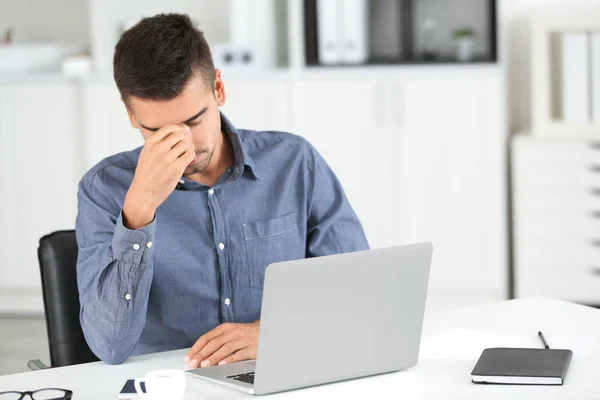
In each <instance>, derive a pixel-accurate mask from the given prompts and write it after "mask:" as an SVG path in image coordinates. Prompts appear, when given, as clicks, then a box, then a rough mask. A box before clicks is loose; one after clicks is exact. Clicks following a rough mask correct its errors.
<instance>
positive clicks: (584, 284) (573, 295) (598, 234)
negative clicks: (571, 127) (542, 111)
mask: <svg viewBox="0 0 600 400" xmlns="http://www.w3.org/2000/svg"><path fill="white" fill-rule="evenodd" d="M511 147H512V149H511V150H512V151H511V161H512V162H511V176H512V220H513V225H512V228H513V232H512V233H513V235H512V237H513V268H514V271H513V272H514V274H513V277H514V282H513V283H514V295H515V297H526V296H549V297H554V298H560V299H564V300H571V301H577V302H580V303H585V304H590V305H600V138H598V139H597V140H595V139H593V138H589V139H583V138H574V139H556V138H538V137H531V136H524V135H521V136H515V137H514V138H513V139H512V143H511Z"/></svg>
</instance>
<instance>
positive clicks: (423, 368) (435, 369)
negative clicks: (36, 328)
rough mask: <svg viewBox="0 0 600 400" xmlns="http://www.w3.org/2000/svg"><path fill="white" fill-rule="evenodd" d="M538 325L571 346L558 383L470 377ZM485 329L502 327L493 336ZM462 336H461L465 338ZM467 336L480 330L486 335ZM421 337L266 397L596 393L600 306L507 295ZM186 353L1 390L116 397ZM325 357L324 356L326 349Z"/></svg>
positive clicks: (214, 394)
mask: <svg viewBox="0 0 600 400" xmlns="http://www.w3.org/2000/svg"><path fill="white" fill-rule="evenodd" d="M453 330H454V331H453ZM457 330H458V331H457ZM538 330H542V331H543V332H544V333H545V336H546V339H547V340H548V342H549V345H550V347H556V348H559V347H572V348H573V350H574V356H573V360H572V362H571V366H570V368H569V372H568V374H567V378H566V381H565V384H564V385H563V386H551V387H544V386H496V385H475V384H473V383H471V382H470V373H471V370H472V368H473V366H474V365H475V361H476V358H477V356H475V354H477V353H478V352H479V351H480V349H478V348H477V347H478V346H483V345H484V344H485V345H487V344H490V343H489V342H490V341H493V340H499V341H503V340H511V341H513V342H514V341H516V340H522V341H523V345H531V346H538V345H539V344H540V343H539V339H538V338H537V336H536V334H537V331H538ZM486 331H487V333H486ZM489 332H499V333H501V334H500V335H499V336H497V337H496V339H494V337H493V336H491V335H490V334H489ZM461 335H465V336H466V337H464V338H463V339H464V340H463V339H461V338H460V336H461ZM473 335H481V336H482V337H483V338H484V339H485V340H483V341H481V340H479V339H477V338H474V336H473ZM423 337H424V339H423V343H422V347H421V349H422V355H423V357H422V358H421V359H420V360H419V363H418V365H417V366H416V367H414V368H411V369H409V370H406V371H401V372H395V373H390V374H384V375H379V376H375V377H370V378H363V379H356V380H351V381H346V382H341V383H334V384H329V385H323V386H319V387H315V388H308V389H301V390H295V391H290V392H285V393H280V394H275V395H271V396H269V398H278V399H279V398H282V399H305V398H310V399H312V398H328V399H334V398H343V399H350V398H352V399H354V398H361V399H374V398H385V399H387V398H407V399H408V398H410V399H441V398H444V399H459V398H460V399H471V398H473V399H482V398H485V399H511V400H516V399H534V398H543V399H578V400H581V399H591V398H596V399H598V398H600V384H599V383H598V366H600V346H597V345H596V339H595V338H596V337H597V338H599V339H600V310H596V309H593V308H588V307H583V306H579V305H575V304H572V303H567V302H562V301H557V300H550V299H537V298H536V299H523V300H511V301H505V302H500V303H495V304H490V305H485V306H479V307H470V308H463V309H459V310H453V311H446V312H441V313H435V314H431V315H429V316H428V317H427V318H426V321H425V326H424V332H423ZM553 340H554V342H553ZM485 341H487V342H486V343H484V342H485ZM569 342H571V343H569ZM491 344H492V345H493V344H495V343H491ZM508 344H515V343H508ZM496 345H499V346H502V345H504V344H503V343H496ZM184 353H185V350H177V351H172V352H166V353H159V354H152V355H146V356H140V357H132V358H131V359H129V360H128V361H127V362H125V363H124V364H122V365H119V366H111V365H106V364H104V363H100V362H98V363H91V364H86V365H80V366H71V367H64V368H55V369H49V370H43V371H36V372H27V373H22V374H14V375H6V376H0V391H2V390H33V389H37V388H42V387H62V388H66V389H71V390H73V392H74V399H76V400H88V399H89V400H91V399H93V400H96V399H97V400H100V399H102V400H107V399H114V398H116V394H117V392H118V391H119V390H120V388H121V386H122V385H123V383H124V382H125V380H126V379H127V378H132V377H139V376H143V375H144V374H145V373H146V372H147V371H150V370H152V369H158V368H182V367H183V362H182V360H183V355H184ZM324 359H325V360H326V359H327V356H326V355H324ZM357 362H360V360H357ZM185 398H186V399H237V398H253V396H250V395H245V394H242V393H238V392H236V391H233V390H229V389H226V388H223V387H220V386H218V385H213V384H211V383H208V382H204V381H202V380H200V379H197V378H194V377H192V376H188V377H187V390H186V397H185Z"/></svg>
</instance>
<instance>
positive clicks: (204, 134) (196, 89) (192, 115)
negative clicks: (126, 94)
mask: <svg viewBox="0 0 600 400" xmlns="http://www.w3.org/2000/svg"><path fill="white" fill-rule="evenodd" d="M225 98H226V97H225V88H224V86H223V81H222V80H221V73H220V71H218V70H217V71H216V74H215V84H214V87H211V86H210V83H209V82H208V81H206V80H203V79H202V78H201V76H200V75H198V76H197V77H195V78H193V79H192V80H191V81H190V83H189V84H188V85H187V86H186V87H185V89H184V90H183V92H182V93H181V94H180V95H179V96H177V97H176V98H174V99H173V100H168V101H151V100H142V99H139V98H136V97H131V98H130V99H129V105H130V108H131V110H130V109H129V108H127V113H128V114H129V120H130V122H131V126H133V127H134V128H136V129H139V130H140V132H141V133H142V135H143V136H144V139H146V138H148V137H149V136H150V135H152V134H153V133H154V132H156V131H157V130H158V129H159V128H160V127H162V126H163V125H167V124H185V125H187V126H189V127H190V132H191V134H192V142H193V143H194V148H195V152H196V158H195V159H194V161H192V162H191V163H190V165H189V166H188V167H187V168H186V169H185V172H184V175H192V174H196V173H200V172H203V171H204V170H205V169H206V168H207V167H208V166H209V165H210V161H211V158H212V155H213V153H214V151H215V148H216V147H217V146H219V145H220V143H221V141H222V137H221V118H220V115H219V107H220V106H223V105H224V104H225Z"/></svg>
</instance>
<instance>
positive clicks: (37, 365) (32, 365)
mask: <svg viewBox="0 0 600 400" xmlns="http://www.w3.org/2000/svg"><path fill="white" fill-rule="evenodd" d="M27 366H28V367H29V369H30V370H32V371H39V370H41V369H47V368H48V366H47V365H46V364H44V363H43V362H42V360H38V359H36V360H29V361H28V362H27Z"/></svg>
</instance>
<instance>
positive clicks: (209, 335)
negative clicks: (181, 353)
mask: <svg viewBox="0 0 600 400" xmlns="http://www.w3.org/2000/svg"><path fill="white" fill-rule="evenodd" d="M231 327H232V324H228V323H225V324H221V325H219V326H217V327H216V328H215V329H213V330H212V331H209V332H206V333H205V334H204V335H202V336H200V338H199V339H198V340H196V343H194V345H193V346H192V347H191V348H190V349H189V350H188V352H187V353H186V355H185V358H184V360H183V361H184V362H186V363H187V362H190V360H191V358H192V357H193V356H195V355H196V354H198V353H199V352H200V350H202V349H203V348H204V346H206V344H207V343H208V342H209V341H211V340H213V339H214V338H216V337H217V336H220V335H222V334H224V333H225V332H227V331H228V330H230V329H231Z"/></svg>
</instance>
